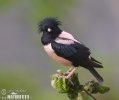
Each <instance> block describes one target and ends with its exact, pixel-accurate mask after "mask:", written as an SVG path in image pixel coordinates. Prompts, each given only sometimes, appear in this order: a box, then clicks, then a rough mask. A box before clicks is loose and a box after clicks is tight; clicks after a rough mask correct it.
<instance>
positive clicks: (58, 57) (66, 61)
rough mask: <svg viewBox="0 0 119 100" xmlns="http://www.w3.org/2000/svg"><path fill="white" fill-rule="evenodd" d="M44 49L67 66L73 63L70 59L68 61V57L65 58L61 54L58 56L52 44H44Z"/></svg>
mask: <svg viewBox="0 0 119 100" xmlns="http://www.w3.org/2000/svg"><path fill="white" fill-rule="evenodd" d="M44 49H45V51H46V52H47V54H48V55H49V56H50V57H51V58H53V59H54V60H56V61H57V62H59V63H61V64H63V65H65V66H72V63H71V62H70V61H68V60H66V59H64V58H62V57H60V56H57V55H56V54H55V52H54V50H53V49H52V47H51V44H48V45H46V46H44Z"/></svg>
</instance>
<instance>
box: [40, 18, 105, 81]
mask: <svg viewBox="0 0 119 100" xmlns="http://www.w3.org/2000/svg"><path fill="white" fill-rule="evenodd" d="M59 25H61V22H60V21H59V20H58V19H57V18H52V17H48V18H45V19H43V20H42V21H41V22H40V23H39V30H40V32H43V34H42V37H41V42H42V44H43V47H44V49H45V51H46V52H47V54H48V55H49V56H50V57H51V58H53V59H54V60H56V61H57V62H59V63H61V64H63V65H65V66H69V67H70V68H69V70H68V75H67V76H66V78H69V77H70V76H71V75H72V74H73V73H74V72H75V70H76V68H77V67H79V66H82V67H84V68H86V69H88V70H89V71H90V72H91V73H92V74H93V75H94V77H95V78H96V79H97V80H98V81H99V82H103V78H102V77H101V76H100V75H99V74H98V73H97V71H96V70H95V68H103V66H102V64H101V63H100V62H99V61H97V60H95V59H94V58H93V57H91V55H90V54H91V52H90V50H89V48H87V47H86V46H85V45H84V44H82V43H81V42H80V41H78V40H76V39H75V38H74V37H73V36H72V35H71V34H70V33H68V32H66V31H63V30H61V29H60V28H59Z"/></svg>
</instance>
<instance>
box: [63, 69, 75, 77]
mask: <svg viewBox="0 0 119 100" xmlns="http://www.w3.org/2000/svg"><path fill="white" fill-rule="evenodd" d="M75 70H76V68H73V69H72V70H71V71H70V72H69V73H68V75H67V76H65V78H66V79H69V78H70V77H71V76H72V75H73V74H74V72H75Z"/></svg>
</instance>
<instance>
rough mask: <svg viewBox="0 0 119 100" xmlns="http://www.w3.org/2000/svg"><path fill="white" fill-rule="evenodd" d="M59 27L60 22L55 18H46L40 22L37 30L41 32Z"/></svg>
mask: <svg viewBox="0 0 119 100" xmlns="http://www.w3.org/2000/svg"><path fill="white" fill-rule="evenodd" d="M58 25H61V22H60V21H59V20H58V19H57V18H53V17H47V18H44V19H43V20H41V21H40V23H39V30H40V32H42V31H43V30H45V28H48V27H54V26H58Z"/></svg>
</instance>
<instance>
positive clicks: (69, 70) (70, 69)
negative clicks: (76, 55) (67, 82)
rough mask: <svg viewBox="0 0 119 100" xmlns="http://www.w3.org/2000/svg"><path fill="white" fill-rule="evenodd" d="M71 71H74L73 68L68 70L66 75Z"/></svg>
mask: <svg viewBox="0 0 119 100" xmlns="http://www.w3.org/2000/svg"><path fill="white" fill-rule="evenodd" d="M73 69H74V67H71V68H69V69H68V70H67V72H66V73H67V74H68V73H69V72H71V71H72V70H73Z"/></svg>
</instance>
